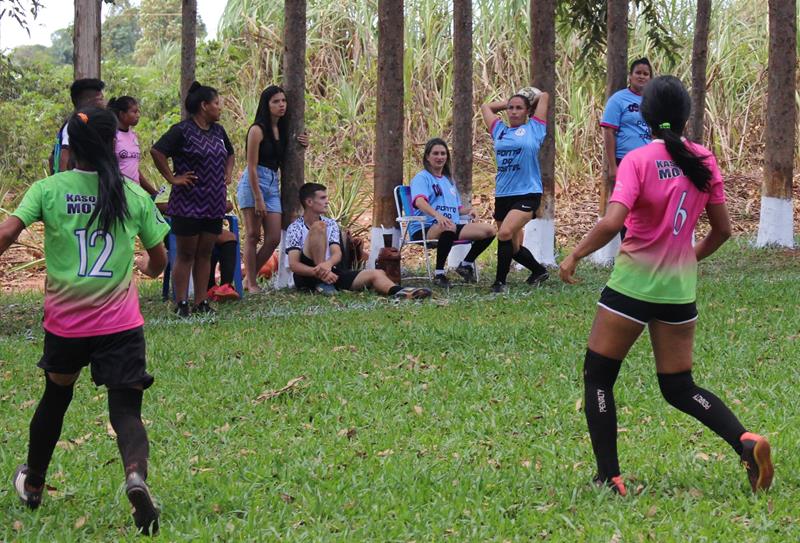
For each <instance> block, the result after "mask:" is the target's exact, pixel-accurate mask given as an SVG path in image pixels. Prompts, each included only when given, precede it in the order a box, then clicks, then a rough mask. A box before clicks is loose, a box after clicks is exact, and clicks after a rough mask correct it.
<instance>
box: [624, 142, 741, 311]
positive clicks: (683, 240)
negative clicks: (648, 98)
mask: <svg viewBox="0 0 800 543" xmlns="http://www.w3.org/2000/svg"><path fill="white" fill-rule="evenodd" d="M686 146H687V147H688V148H689V149H690V150H692V151H693V152H694V153H695V154H696V155H698V156H706V157H708V158H707V160H706V165H707V166H708V167H709V169H710V170H711V182H710V186H709V190H708V192H701V191H699V190H698V189H697V188H696V187H695V186H694V184H692V182H691V180H689V178H688V177H686V176H685V175H683V172H682V171H681V169H680V168H678V166H677V165H676V164H675V163H674V162H673V161H672V159H671V158H670V155H669V153H668V152H667V149H666V147H665V145H664V142H663V140H654V141H653V142H652V143H650V144H648V145H645V146H643V147H640V148H638V149H635V150H633V151H631V152H630V153H628V154H627V155H626V156H625V158H624V159H623V160H622V163H621V164H620V166H619V170H618V171H617V182H616V185H615V187H614V192H613V194H612V195H611V199H610V201H611V202H618V203H620V204H622V205H624V206H625V207H627V208H628V209H629V210H630V213H629V214H628V217H627V218H626V220H625V227H626V228H627V233H626V234H625V239H624V241H623V242H622V247H621V249H620V255H619V257H617V260H616V262H615V266H614V271H613V273H612V274H611V279H610V280H609V282H608V286H609V287H611V288H613V289H614V290H617V291H619V292H621V293H623V294H625V295H627V296H631V297H632V298H636V299H639V300H644V301H648V302H655V303H674V304H681V303H690V302H693V301H694V300H695V290H696V283H697V260H696V257H695V252H694V247H693V246H692V233H693V232H694V228H695V225H696V224H697V220H698V219H699V217H700V215H701V214H702V213H703V211H704V210H705V208H706V205H708V204H723V203H725V193H724V188H723V184H722V175H721V173H720V171H719V167H718V166H717V161H716V159H715V158H714V155H713V154H712V153H711V151H709V150H708V149H706V148H705V147H703V146H701V145H697V144H695V143H692V142H689V141H687V142H686Z"/></svg>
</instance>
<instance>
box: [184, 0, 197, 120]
mask: <svg viewBox="0 0 800 543" xmlns="http://www.w3.org/2000/svg"><path fill="white" fill-rule="evenodd" d="M196 53H197V0H182V6H181V116H182V117H183V118H184V119H185V118H186V117H188V112H187V111H186V104H185V103H184V102H185V101H186V94H187V93H188V92H189V87H191V86H192V82H194V77H195V67H196Z"/></svg>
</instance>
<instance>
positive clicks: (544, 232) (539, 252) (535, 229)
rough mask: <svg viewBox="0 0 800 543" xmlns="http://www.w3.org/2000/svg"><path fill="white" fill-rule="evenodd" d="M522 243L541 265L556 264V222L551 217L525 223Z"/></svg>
mask: <svg viewBox="0 0 800 543" xmlns="http://www.w3.org/2000/svg"><path fill="white" fill-rule="evenodd" d="M522 245H523V246H524V247H527V248H528V250H529V251H530V252H531V253H532V254H533V257H534V258H535V259H536V260H537V261H538V262H539V263H540V264H542V265H543V266H547V267H550V268H552V267H555V266H556V252H555V249H556V223H555V221H554V220H553V219H533V220H532V221H530V222H529V223H528V224H526V225H525V237H524V238H523V240H522Z"/></svg>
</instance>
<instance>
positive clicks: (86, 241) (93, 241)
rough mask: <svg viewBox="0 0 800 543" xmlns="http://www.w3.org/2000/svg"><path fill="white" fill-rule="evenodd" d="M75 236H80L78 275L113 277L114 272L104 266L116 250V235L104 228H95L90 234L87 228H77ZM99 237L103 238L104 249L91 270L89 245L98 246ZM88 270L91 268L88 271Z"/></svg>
mask: <svg viewBox="0 0 800 543" xmlns="http://www.w3.org/2000/svg"><path fill="white" fill-rule="evenodd" d="M75 237H77V238H78V257H79V264H78V277H105V278H108V277H112V276H113V275H114V274H113V273H112V272H110V271H108V270H105V269H103V266H105V265H106V262H108V259H109V258H111V252H112V251H113V250H114V237H113V236H112V235H111V234H109V233H108V232H104V231H102V230H95V231H94V232H92V233H91V234H89V233H88V232H87V230H86V229H85V228H81V229H79V230H75ZM98 239H102V240H103V251H102V252H101V253H100V255H99V256H98V257H97V260H95V261H94V264H93V265H92V268H91V269H90V270H89V247H96V246H97V241H98ZM87 270H89V271H88V273H87Z"/></svg>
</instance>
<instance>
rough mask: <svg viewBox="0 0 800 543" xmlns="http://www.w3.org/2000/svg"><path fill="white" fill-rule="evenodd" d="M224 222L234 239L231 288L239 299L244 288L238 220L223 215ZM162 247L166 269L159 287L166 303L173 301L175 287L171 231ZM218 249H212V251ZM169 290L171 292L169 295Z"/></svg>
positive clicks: (231, 216) (173, 245) (168, 221)
mask: <svg viewBox="0 0 800 543" xmlns="http://www.w3.org/2000/svg"><path fill="white" fill-rule="evenodd" d="M166 220H167V223H170V224H171V221H170V220H169V218H166ZM225 221H227V223H228V229H229V230H230V231H231V232H233V235H234V236H235V237H236V266H235V267H234V269H233V287H234V288H235V289H236V292H237V293H238V294H239V298H243V297H244V288H243V287H242V255H241V247H240V245H239V218H238V217H237V216H236V215H225ZM164 245H165V246H166V248H167V267H166V269H165V270H164V282H163V283H162V285H161V298H162V299H163V300H164V301H166V300H169V299H172V300H174V299H175V287H174V285H173V284H172V280H171V279H172V277H171V276H172V268H173V267H174V266H175V253H176V252H177V251H176V250H175V247H176V245H175V234H173V233H172V232H171V231H170V233H169V234H167V237H166V238H165V239H164ZM217 250H218V249H217V248H216V247H214V251H217ZM170 289H171V290H172V292H171V293H170ZM189 290H190V291H191V290H192V277H191V275H190V276H189Z"/></svg>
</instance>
